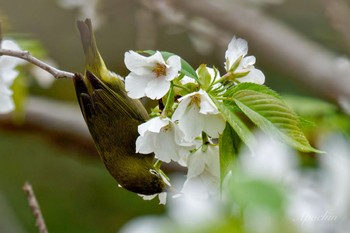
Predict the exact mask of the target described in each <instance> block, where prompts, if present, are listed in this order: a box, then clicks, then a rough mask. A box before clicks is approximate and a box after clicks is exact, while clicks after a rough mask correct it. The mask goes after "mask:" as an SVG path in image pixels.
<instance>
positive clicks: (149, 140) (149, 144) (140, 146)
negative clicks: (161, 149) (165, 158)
mask: <svg viewBox="0 0 350 233" xmlns="http://www.w3.org/2000/svg"><path fill="white" fill-rule="evenodd" d="M156 136H157V134H155V133H150V132H147V133H146V134H145V136H143V137H142V136H139V137H138V138H137V139H136V153H140V154H150V153H152V152H154V149H155V147H156V146H155V144H156V143H155V142H156Z"/></svg>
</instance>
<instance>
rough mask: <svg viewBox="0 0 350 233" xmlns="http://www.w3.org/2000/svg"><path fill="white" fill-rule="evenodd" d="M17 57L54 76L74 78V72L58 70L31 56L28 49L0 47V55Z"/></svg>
mask: <svg viewBox="0 0 350 233" xmlns="http://www.w3.org/2000/svg"><path fill="white" fill-rule="evenodd" d="M3 55H4V56H10V57H17V58H20V59H23V60H26V61H28V62H29V63H31V64H33V65H36V66H38V67H39V68H41V69H43V70H46V71H47V72H49V73H50V74H52V76H54V77H55V78H57V79H59V78H74V73H71V72H67V71H63V70H59V69H57V68H55V67H53V66H50V65H48V64H46V63H45V62H43V61H41V60H39V59H37V58H35V57H33V56H32V55H31V54H30V53H29V52H28V51H15V50H9V49H0V56H3Z"/></svg>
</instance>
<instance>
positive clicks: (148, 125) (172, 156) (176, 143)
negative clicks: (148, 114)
mask: <svg viewBox="0 0 350 233" xmlns="http://www.w3.org/2000/svg"><path fill="white" fill-rule="evenodd" d="M138 131H139V134H140V136H139V137H138V138H137V140H136V152H138V153H141V154H149V153H152V152H154V154H155V156H156V158H158V159H159V160H161V161H163V162H166V163H169V162H170V161H171V160H173V161H176V162H178V163H179V164H181V165H184V161H185V160H186V156H187V155H188V154H189V149H190V148H191V147H190V144H189V143H185V142H183V138H184V134H183V132H182V131H181V130H180V128H179V127H178V126H177V125H176V124H175V123H174V122H172V121H171V120H170V119H169V118H160V117H155V118H152V119H151V120H149V121H147V122H145V123H143V124H141V125H139V127H138Z"/></svg>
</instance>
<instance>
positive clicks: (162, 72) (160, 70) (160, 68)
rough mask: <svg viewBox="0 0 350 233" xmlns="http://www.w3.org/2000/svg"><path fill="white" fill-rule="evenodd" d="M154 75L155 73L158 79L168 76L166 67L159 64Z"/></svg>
mask: <svg viewBox="0 0 350 233" xmlns="http://www.w3.org/2000/svg"><path fill="white" fill-rule="evenodd" d="M152 72H153V73H155V75H156V77H157V78H159V77H161V76H166V65H165V64H161V63H157V64H156V65H155V67H154V68H153V70H152Z"/></svg>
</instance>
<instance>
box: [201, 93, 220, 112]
mask: <svg viewBox="0 0 350 233" xmlns="http://www.w3.org/2000/svg"><path fill="white" fill-rule="evenodd" d="M198 93H199V94H200V95H201V103H200V110H199V112H200V113H201V114H208V113H210V114H217V113H219V111H218V109H217V108H216V106H215V104H214V102H213V101H212V99H211V98H210V97H209V95H208V93H207V92H205V91H203V90H199V92H198Z"/></svg>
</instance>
